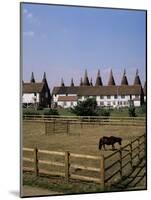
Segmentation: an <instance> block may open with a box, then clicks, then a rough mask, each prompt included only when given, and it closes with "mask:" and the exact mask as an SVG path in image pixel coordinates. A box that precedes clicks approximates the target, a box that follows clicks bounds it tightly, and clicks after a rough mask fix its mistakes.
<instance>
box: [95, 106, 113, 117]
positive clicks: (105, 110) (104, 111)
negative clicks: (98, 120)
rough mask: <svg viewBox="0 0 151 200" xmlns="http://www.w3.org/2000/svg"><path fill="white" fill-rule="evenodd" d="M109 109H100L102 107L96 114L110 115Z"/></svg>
mask: <svg viewBox="0 0 151 200" xmlns="http://www.w3.org/2000/svg"><path fill="white" fill-rule="evenodd" d="M110 113H111V112H110V110H109V109H102V108H100V109H99V110H98V115H99V116H106V117H107V116H110Z"/></svg>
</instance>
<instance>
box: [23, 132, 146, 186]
mask: <svg viewBox="0 0 151 200" xmlns="http://www.w3.org/2000/svg"><path fill="white" fill-rule="evenodd" d="M145 143H146V141H145V135H142V136H140V137H137V138H136V139H134V140H133V141H131V142H130V143H128V144H127V145H125V146H123V147H122V148H121V149H120V150H116V151H115V152H113V153H112V154H110V155H108V156H106V157H105V156H104V155H100V156H92V155H84V154H75V153H70V152H68V151H67V152H58V151H48V150H42V149H37V148H23V170H25V171H33V172H34V173H35V176H39V175H40V174H46V175H53V176H61V177H64V178H65V180H66V182H69V180H70V179H77V180H82V181H90V182H95V183H99V184H100V185H101V188H102V189H104V188H105V187H106V186H107V185H111V184H112V183H114V178H115V177H118V179H121V178H122V177H123V176H125V175H126V174H125V172H126V173H129V172H130V171H132V170H133V167H134V165H137V164H138V163H139V162H140V160H141V159H142V158H144V157H145V153H146V151H145V147H146V144H145ZM25 154H27V155H25ZM52 157H53V158H52ZM54 158H55V159H54ZM78 160H80V164H79V163H78ZM25 163H31V165H30V166H28V165H26V166H25ZM81 163H82V164H81ZM128 165H129V166H128ZM44 166H45V167H44ZM46 166H47V167H46ZM127 166H128V168H126V167H127Z"/></svg>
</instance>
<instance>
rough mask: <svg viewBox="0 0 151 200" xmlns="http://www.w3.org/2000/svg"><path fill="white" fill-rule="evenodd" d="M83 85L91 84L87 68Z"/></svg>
mask: <svg viewBox="0 0 151 200" xmlns="http://www.w3.org/2000/svg"><path fill="white" fill-rule="evenodd" d="M83 85H84V86H88V85H90V83H89V79H88V75H87V70H85V74H84V81H83Z"/></svg>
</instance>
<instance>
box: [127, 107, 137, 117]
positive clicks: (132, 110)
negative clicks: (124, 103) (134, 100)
mask: <svg viewBox="0 0 151 200" xmlns="http://www.w3.org/2000/svg"><path fill="white" fill-rule="evenodd" d="M128 114H129V117H136V111H135V107H134V106H132V107H129V109H128Z"/></svg>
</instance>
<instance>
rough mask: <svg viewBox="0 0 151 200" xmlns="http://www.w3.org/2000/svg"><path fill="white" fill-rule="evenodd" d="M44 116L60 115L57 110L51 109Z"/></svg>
mask: <svg viewBox="0 0 151 200" xmlns="http://www.w3.org/2000/svg"><path fill="white" fill-rule="evenodd" d="M44 115H59V113H58V110H57V109H49V110H46V111H44Z"/></svg>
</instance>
